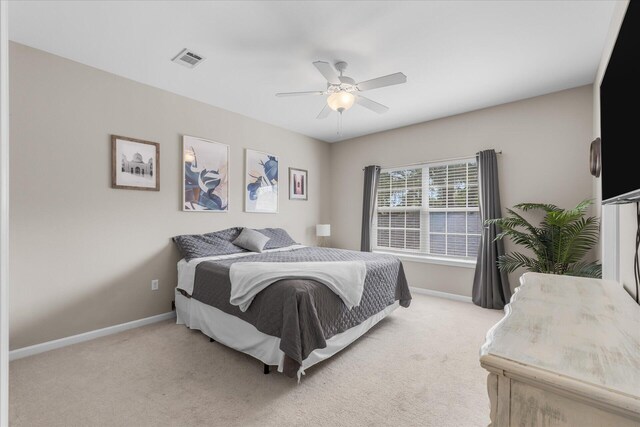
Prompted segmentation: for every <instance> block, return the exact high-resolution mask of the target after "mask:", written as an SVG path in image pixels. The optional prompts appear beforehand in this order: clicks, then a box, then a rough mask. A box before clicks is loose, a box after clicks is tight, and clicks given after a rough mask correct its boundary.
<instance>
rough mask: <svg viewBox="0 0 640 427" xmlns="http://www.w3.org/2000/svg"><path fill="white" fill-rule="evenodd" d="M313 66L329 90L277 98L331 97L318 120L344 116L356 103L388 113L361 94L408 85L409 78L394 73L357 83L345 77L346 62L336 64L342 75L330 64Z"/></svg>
mask: <svg viewBox="0 0 640 427" xmlns="http://www.w3.org/2000/svg"><path fill="white" fill-rule="evenodd" d="M313 65H315V67H316V68H317V69H318V71H320V74H322V75H323V76H324V78H325V79H327V90H318V91H310V92H285V93H276V96H303V95H329V96H328V97H327V104H326V105H325V106H324V108H323V109H322V111H320V114H318V116H317V117H316V118H318V119H324V118H326V117H327V116H328V115H329V114H330V113H331V111H337V112H338V113H340V114H342V113H343V112H345V111H347V110H348V109H349V108H351V107H352V106H353V104H354V103H356V104H358V105H361V106H363V107H365V108H368V109H369V110H371V111H374V112H376V113H378V114H382V113H386V112H387V111H389V107H387V106H385V105H382V104H380V103H377V102H375V101H372V100H370V99H369V98H365V97H364V96H362V95H360V93H361V92H364V91H367V90H371V89H377V88H380V87H385V86H392V85H397V84H401V83H406V81H407V76H405V75H404V74H403V73H394V74H389V75H388V76H383V77H378V78H375V79H371V80H366V81H364V82H360V83H356V81H355V80H354V79H352V78H351V77H347V76H345V75H343V73H344V70H346V69H347V63H346V62H344V61H340V62H336V63H335V69H336V70H337V71H338V72H339V73H340V75H338V74H337V73H336V71H335V70H334V69H333V67H332V66H331V64H329V63H328V62H324V61H316V62H314V63H313Z"/></svg>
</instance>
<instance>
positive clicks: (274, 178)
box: [244, 149, 278, 213]
mask: <svg viewBox="0 0 640 427" xmlns="http://www.w3.org/2000/svg"><path fill="white" fill-rule="evenodd" d="M245 184H246V188H245V197H244V206H245V211H246V212H262V213H277V212H278V156H274V155H273V154H267V153H263V152H261V151H254V150H249V149H247V150H246V167H245Z"/></svg>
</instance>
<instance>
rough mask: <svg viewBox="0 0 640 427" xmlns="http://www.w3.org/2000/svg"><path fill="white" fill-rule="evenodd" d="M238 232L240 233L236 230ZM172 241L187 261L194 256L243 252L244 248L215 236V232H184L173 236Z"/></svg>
mask: <svg viewBox="0 0 640 427" xmlns="http://www.w3.org/2000/svg"><path fill="white" fill-rule="evenodd" d="M223 231H225V230H223ZM238 234H240V233H239V232H238ZM173 242H174V243H175V244H176V246H177V247H178V250H179V251H180V253H181V254H182V257H183V258H184V259H185V260H187V261H191V260H192V259H194V258H202V257H208V256H218V255H228V254H236V253H240V252H245V250H244V249H242V248H239V247H238V246H235V245H234V244H233V243H231V242H230V241H227V240H224V239H222V238H220V237H218V236H216V235H215V233H208V234H185V235H182V236H176V237H174V238H173Z"/></svg>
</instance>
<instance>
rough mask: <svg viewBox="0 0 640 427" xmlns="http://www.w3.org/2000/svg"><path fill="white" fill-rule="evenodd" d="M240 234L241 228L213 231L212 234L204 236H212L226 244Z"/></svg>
mask: <svg viewBox="0 0 640 427" xmlns="http://www.w3.org/2000/svg"><path fill="white" fill-rule="evenodd" d="M241 232H242V227H231V228H225V229H224V230H220V231H214V232H213V233H207V234H205V236H214V237H218V238H220V239H222V240H226V241H227V242H233V241H234V240H236V239H237V238H238V236H239V235H240V233H241Z"/></svg>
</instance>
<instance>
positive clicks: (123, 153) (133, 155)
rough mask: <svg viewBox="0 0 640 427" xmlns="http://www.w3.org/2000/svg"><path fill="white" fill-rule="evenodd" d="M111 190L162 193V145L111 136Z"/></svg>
mask: <svg viewBox="0 0 640 427" xmlns="http://www.w3.org/2000/svg"><path fill="white" fill-rule="evenodd" d="M111 188H120V189H126V190H147V191H160V144H158V143H157V142H150V141H143V140H141V139H135V138H127V137H124V136H118V135H111Z"/></svg>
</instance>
